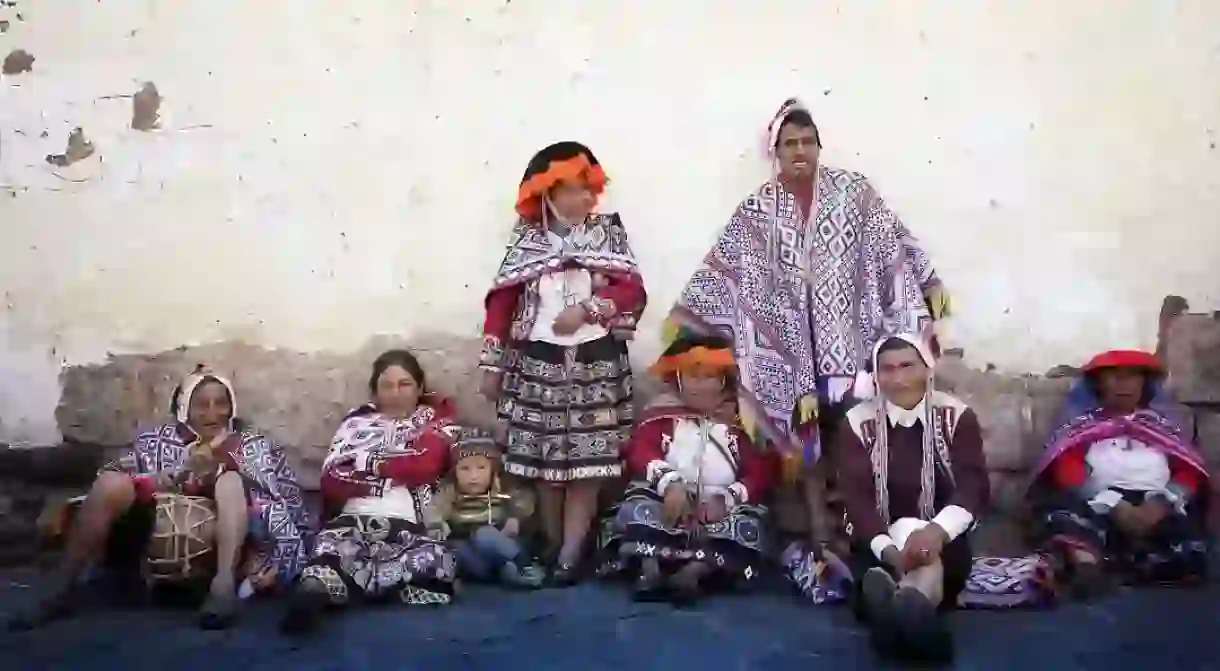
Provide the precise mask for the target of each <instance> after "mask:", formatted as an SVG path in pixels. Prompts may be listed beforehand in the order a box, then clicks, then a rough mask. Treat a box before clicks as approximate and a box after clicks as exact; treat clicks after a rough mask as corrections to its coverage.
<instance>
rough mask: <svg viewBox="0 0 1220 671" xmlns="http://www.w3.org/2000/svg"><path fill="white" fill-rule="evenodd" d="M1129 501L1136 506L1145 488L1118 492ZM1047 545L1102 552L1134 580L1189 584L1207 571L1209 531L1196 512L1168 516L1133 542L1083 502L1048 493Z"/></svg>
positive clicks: (1053, 549) (1113, 566)
mask: <svg viewBox="0 0 1220 671" xmlns="http://www.w3.org/2000/svg"><path fill="white" fill-rule="evenodd" d="M1121 493H1122V494H1123V498H1124V499H1125V500H1127V501H1128V502H1129V503H1133V504H1139V503H1140V502H1142V501H1143V499H1144V492H1135V491H1122V492H1121ZM1040 521H1041V523H1042V533H1043V536H1044V538H1045V540H1046V549H1047V550H1048V551H1051V552H1062V551H1064V550H1069V549H1071V548H1074V547H1075V548H1080V549H1082V550H1086V551H1088V552H1090V553H1092V554H1094V555H1098V556H1104V557H1105V559H1106V563H1107V565H1108V567H1109V568H1111V569H1113V570H1114V571H1116V572H1118V573H1119V574H1120V575H1122V576H1123V577H1125V578H1127V579H1128V580H1130V581H1132V582H1135V583H1179V582H1193V581H1195V580H1198V579H1201V578H1203V577H1204V576H1205V575H1206V573H1207V564H1208V559H1207V532H1206V530H1205V529H1204V525H1203V524H1202V521H1201V520H1200V518H1199V515H1198V514H1197V513H1196V511H1194V510H1190V509H1189V508H1188V510H1187V514H1182V513H1180V512H1177V511H1174V512H1171V513H1170V514H1169V515H1167V516H1166V517H1165V518H1164V519H1162V520H1161V522H1160V523H1159V524H1158V525H1157V526H1156V527H1155V528H1153V530H1152V533H1150V534H1149V535H1148V537H1147V538H1145V539H1144V542H1143V543H1139V544H1135V543H1132V542H1131V539H1129V538H1127V537H1126V535H1125V534H1124V533H1123V532H1122V531H1121V530H1120V529H1119V528H1118V527H1117V526H1116V525H1115V524H1113V523H1112V522H1111V517H1110V515H1109V514H1099V513H1097V512H1095V511H1094V510H1093V509H1092V508H1090V507H1089V506H1088V504H1086V503H1085V502H1084V501H1081V500H1079V499H1077V498H1075V497H1072V496H1068V495H1055V496H1048V497H1047V500H1046V505H1045V507H1044V509H1043V511H1042V515H1041V520H1040Z"/></svg>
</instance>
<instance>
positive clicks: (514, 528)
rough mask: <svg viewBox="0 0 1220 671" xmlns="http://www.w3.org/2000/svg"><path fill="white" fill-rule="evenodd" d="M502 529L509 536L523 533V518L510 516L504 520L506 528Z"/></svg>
mask: <svg viewBox="0 0 1220 671" xmlns="http://www.w3.org/2000/svg"><path fill="white" fill-rule="evenodd" d="M501 531H503V532H504V535H505V536H508V537H509V538H516V537H517V536H518V535H520V534H521V520H519V519H517V518H515V517H510V518H508V520H507V521H505V522H504V528H503V529H501Z"/></svg>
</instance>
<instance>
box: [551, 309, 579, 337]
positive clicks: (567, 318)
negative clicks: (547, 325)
mask: <svg viewBox="0 0 1220 671" xmlns="http://www.w3.org/2000/svg"><path fill="white" fill-rule="evenodd" d="M586 317H588V313H587V312H585V308H584V306H581V305H569V306H568V307H566V308H564V309H563V312H560V313H559V316H558V317H556V318H555V321H554V322H552V323H551V329H552V330H553V331H555V335H561V336H565V335H572V334H573V333H576V330H577V329H579V328H580V327H582V326H584V325H585V323H586V321H585V320H586Z"/></svg>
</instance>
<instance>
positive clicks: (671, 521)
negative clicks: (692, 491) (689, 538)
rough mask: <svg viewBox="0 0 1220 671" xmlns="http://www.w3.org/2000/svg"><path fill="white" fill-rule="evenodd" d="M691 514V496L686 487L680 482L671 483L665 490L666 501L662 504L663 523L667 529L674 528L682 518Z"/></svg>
mask: <svg viewBox="0 0 1220 671" xmlns="http://www.w3.org/2000/svg"><path fill="white" fill-rule="evenodd" d="M689 514H690V497H688V496H687V495H686V488H685V487H683V486H682V485H680V484H677V483H674V484H671V485H670V486H669V487H668V488H667V489H666V490H665V501H664V503H662V504H661V524H663V525H664V526H665V527H666V528H667V529H674V528H676V527H677V526H678V522H679V521H681V520H682V518H684V517H686V516H687V515H689Z"/></svg>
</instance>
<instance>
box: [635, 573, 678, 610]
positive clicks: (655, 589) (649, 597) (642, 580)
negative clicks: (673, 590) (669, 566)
mask: <svg viewBox="0 0 1220 671" xmlns="http://www.w3.org/2000/svg"><path fill="white" fill-rule="evenodd" d="M669 596H670V595H669V589H668V586H667V585H666V584H665V581H664V579H663V578H662V577H661V575H660V574H659V573H657V574H652V575H649V574H648V573H641V574H640V577H639V578H637V579H636V581H635V584H634V585H632V587H631V598H632V600H633V601H636V602H638V603H659V602H662V601H669Z"/></svg>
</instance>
